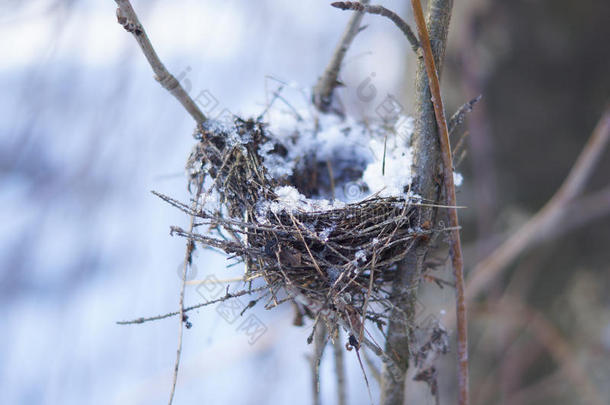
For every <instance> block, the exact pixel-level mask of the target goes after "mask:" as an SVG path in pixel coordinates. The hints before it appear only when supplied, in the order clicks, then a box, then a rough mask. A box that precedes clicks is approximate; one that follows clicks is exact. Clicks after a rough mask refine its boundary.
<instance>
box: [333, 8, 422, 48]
mask: <svg viewBox="0 0 610 405" xmlns="http://www.w3.org/2000/svg"><path fill="white" fill-rule="evenodd" d="M331 6H333V7H336V8H339V9H341V10H354V11H359V12H365V13H369V14H377V15H380V16H382V17H387V18H389V19H390V20H392V22H393V23H394V24H396V26H397V27H398V28H399V29H400V30H401V31H402V32H403V34H405V36H406V37H407V40H408V41H409V43H410V44H411V48H413V52H415V53H417V50H418V49H419V41H418V40H417V37H416V36H415V34H414V33H413V30H412V29H411V27H409V24H407V23H406V22H405V20H403V19H402V18H400V16H399V15H398V14H396V13H395V12H393V11H392V10H388V9H387V8H385V7H383V6H369V5H366V4H362V3H358V2H356V1H336V2H334V3H331Z"/></svg>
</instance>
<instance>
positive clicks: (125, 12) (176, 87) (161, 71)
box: [115, 0, 207, 125]
mask: <svg viewBox="0 0 610 405" xmlns="http://www.w3.org/2000/svg"><path fill="white" fill-rule="evenodd" d="M115 2H116V4H117V10H116V14H117V20H118V22H119V24H121V25H122V26H123V28H125V30H126V31H127V32H131V33H132V34H133V37H134V38H135V39H136V41H137V42H138V45H140V49H141V50H142V52H143V53H144V56H146V59H147V60H148V63H149V64H150V67H151V68H152V70H153V72H154V73H155V79H156V80H157V81H158V82H159V83H161V86H163V87H164V88H165V89H166V90H167V91H169V92H170V93H171V94H172V95H173V96H174V97H176V99H177V100H178V101H179V102H180V104H182V106H183V107H184V109H185V110H186V111H187V112H188V113H189V114H190V115H191V117H193V119H194V120H195V122H196V123H197V124H198V125H200V124H203V123H204V122H205V121H206V120H207V118H206V116H205V115H204V114H203V113H202V112H201V110H200V109H199V107H198V106H197V104H195V101H193V99H192V98H191V96H189V95H188V93H187V92H186V91H185V90H184V88H183V87H182V85H181V84H180V82H179V81H178V80H177V79H176V78H175V77H174V76H173V75H172V74H171V73H169V72H168V71H167V69H166V68H165V65H163V63H162V62H161V60H160V59H159V56H158V55H157V52H155V49H154V48H153V46H152V44H151V42H150V40H149V39H148V35H146V31H145V30H144V27H143V26H142V24H140V21H139V19H138V15H137V14H136V12H135V11H134V9H133V7H132V6H131V3H130V2H129V0H115Z"/></svg>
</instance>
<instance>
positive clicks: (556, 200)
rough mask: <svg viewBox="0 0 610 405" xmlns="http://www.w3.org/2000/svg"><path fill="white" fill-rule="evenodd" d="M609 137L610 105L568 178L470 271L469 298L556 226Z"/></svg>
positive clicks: (472, 297)
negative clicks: (521, 224)
mask: <svg viewBox="0 0 610 405" xmlns="http://www.w3.org/2000/svg"><path fill="white" fill-rule="evenodd" d="M609 139H610V108H607V109H606V111H605V112H604V114H603V116H602V117H601V119H600V121H599V122H598V124H597V126H596V127H595V130H594V131H593V134H592V135H591V137H590V138H589V140H588V141H587V144H586V145H585V147H584V148H583V150H582V152H581V153H580V156H579V157H578V159H577V160H576V163H574V166H573V167H572V169H571V170H570V173H569V174H568V177H567V178H566V179H565V181H564V182H563V184H562V185H561V187H560V188H559V190H558V191H557V192H556V193H555V195H553V197H552V198H551V199H550V200H549V201H548V202H547V203H546V205H545V206H544V207H543V208H542V209H541V210H540V211H539V212H538V213H537V214H536V215H534V216H533V217H532V218H531V219H530V220H529V221H528V222H527V223H525V225H523V226H522V227H521V228H520V229H519V230H518V231H516V232H515V233H514V234H513V235H512V236H511V237H510V238H509V239H508V240H506V242H504V243H503V244H502V245H500V246H499V247H498V248H497V249H496V250H494V252H493V253H491V254H490V255H489V256H488V257H487V258H486V259H485V260H483V261H481V262H480V263H479V264H478V265H477V266H476V267H475V268H474V270H473V271H472V272H471V274H470V277H469V278H468V285H467V290H466V294H467V298H468V299H469V300H472V299H474V298H475V297H476V296H477V295H478V294H479V293H480V292H481V291H483V290H484V289H485V288H486V287H487V286H488V285H489V283H491V281H493V280H494V279H496V278H497V277H499V276H500V275H501V274H502V272H503V271H504V270H505V269H506V268H507V266H508V264H510V263H511V262H512V261H513V260H514V259H515V258H516V257H517V256H519V255H520V254H521V253H522V252H523V251H524V250H526V249H527V248H529V247H531V245H532V243H533V242H535V241H536V240H538V239H539V238H541V237H543V236H544V235H545V234H548V233H549V232H550V231H551V230H552V229H553V228H554V227H555V226H558V224H559V223H560V222H561V219H562V217H563V213H564V212H565V210H566V209H567V207H568V205H569V204H570V203H571V202H572V201H573V200H574V198H575V197H576V196H577V195H578V193H579V192H580V191H581V190H582V189H583V187H584V186H585V183H586V181H587V179H588V178H589V176H590V175H591V172H592V171H593V168H594V167H595V165H596V163H597V161H598V160H599V158H600V156H601V154H602V152H603V150H604V148H605V146H606V144H607V143H608V140H609Z"/></svg>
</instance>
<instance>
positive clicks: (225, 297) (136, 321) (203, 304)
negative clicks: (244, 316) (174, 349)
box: [117, 286, 269, 325]
mask: <svg viewBox="0 0 610 405" xmlns="http://www.w3.org/2000/svg"><path fill="white" fill-rule="evenodd" d="M268 288H269V286H263V287H258V288H253V289H248V290H241V291H237V292H234V293H227V294H225V295H223V296H222V297H220V298H216V299H214V300H211V301H206V302H200V303H199V304H196V305H193V306H190V307H186V308H184V311H183V314H185V313H187V312H190V311H192V310H195V309H199V308H202V307H206V306H208V305H212V304H217V303H219V302H223V301H226V300H228V299H231V298H237V297H241V296H242V295H249V294H252V293H254V292H258V291H263V290H266V289H268ZM176 315H180V311H177V312H168V313H167V314H163V315H156V316H151V317H148V318H137V319H133V320H131V321H118V322H117V325H137V324H141V323H146V322H151V321H159V320H161V319H165V318H171V317H172V316H176Z"/></svg>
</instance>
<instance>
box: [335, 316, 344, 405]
mask: <svg viewBox="0 0 610 405" xmlns="http://www.w3.org/2000/svg"><path fill="white" fill-rule="evenodd" d="M333 349H334V353H335V374H336V376H337V404H338V405H347V393H346V386H345V385H346V384H345V365H344V361H343V344H342V343H341V330H340V329H339V328H337V336H336V338H335V341H334V342H333Z"/></svg>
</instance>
